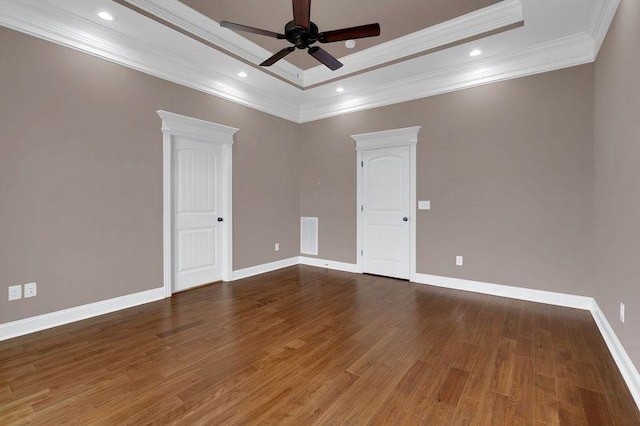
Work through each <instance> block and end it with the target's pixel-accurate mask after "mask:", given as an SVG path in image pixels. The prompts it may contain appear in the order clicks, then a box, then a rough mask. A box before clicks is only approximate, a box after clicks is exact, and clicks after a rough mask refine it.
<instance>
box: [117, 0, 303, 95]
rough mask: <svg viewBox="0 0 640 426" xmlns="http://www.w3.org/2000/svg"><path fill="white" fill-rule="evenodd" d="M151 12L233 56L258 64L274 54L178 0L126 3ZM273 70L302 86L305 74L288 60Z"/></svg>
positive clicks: (150, 0)
mask: <svg viewBox="0 0 640 426" xmlns="http://www.w3.org/2000/svg"><path fill="white" fill-rule="evenodd" d="M125 1H126V2H127V3H129V4H131V5H133V6H136V7H138V8H140V9H142V10H144V11H145V12H147V13H150V14H152V15H155V16H156V17H158V18H160V19H162V20H163V21H166V22H169V23H170V24H172V25H175V26H177V27H179V28H182V29H183V30H185V31H187V32H189V33H191V34H193V35H195V36H197V37H199V38H201V39H203V40H206V41H207V42H209V43H211V44H214V45H216V46H218V47H220V48H222V49H225V50H227V51H229V52H233V54H235V55H237V56H239V57H241V58H243V59H245V60H247V61H249V62H250V63H252V64H255V65H258V64H260V63H261V62H262V61H264V60H265V58H268V57H270V56H271V55H273V52H270V51H268V50H267V49H265V48H263V47H261V46H259V45H258V44H256V43H254V42H252V41H251V40H249V39H247V38H245V37H242V36H241V35H239V34H237V33H235V32H234V31H231V30H229V29H227V28H222V27H221V26H220V24H219V23H218V22H216V21H214V20H213V19H211V18H209V17H207V16H205V15H203V14H201V13H200V12H198V11H196V10H194V9H192V8H190V7H189V6H187V5H185V4H184V3H182V2H180V1H178V0H125ZM269 68H270V71H271V72H273V73H274V74H276V75H278V76H280V77H282V78H284V79H286V80H288V81H290V82H292V83H294V84H296V85H298V86H302V72H301V70H299V69H298V68H297V67H296V66H294V65H292V64H291V63H289V62H287V61H278V62H277V63H276V64H274V65H272V66H271V67H269Z"/></svg>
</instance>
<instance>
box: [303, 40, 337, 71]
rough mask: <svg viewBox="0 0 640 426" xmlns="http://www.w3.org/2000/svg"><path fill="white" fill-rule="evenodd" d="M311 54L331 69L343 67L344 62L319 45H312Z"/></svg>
mask: <svg viewBox="0 0 640 426" xmlns="http://www.w3.org/2000/svg"><path fill="white" fill-rule="evenodd" d="M309 55H311V56H313V57H314V58H316V59H317V60H318V61H320V62H322V63H323V64H325V65H326V66H327V68H329V69H331V71H335V70H337V69H338V68H340V67H342V62H340V61H339V60H337V59H336V58H334V57H333V56H332V55H331V54H330V53H329V52H327V51H326V50H324V49H323V48H321V47H318V46H313V47H310V48H309Z"/></svg>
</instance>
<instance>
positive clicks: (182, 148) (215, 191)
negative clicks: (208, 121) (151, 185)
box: [172, 137, 224, 291]
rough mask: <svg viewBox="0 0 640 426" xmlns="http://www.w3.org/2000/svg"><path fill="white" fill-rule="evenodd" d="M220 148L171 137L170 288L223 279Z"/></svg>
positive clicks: (188, 286) (177, 288)
mask: <svg viewBox="0 0 640 426" xmlns="http://www.w3.org/2000/svg"><path fill="white" fill-rule="evenodd" d="M220 151H221V149H220V147H219V146H217V145H214V144H210V143H203V142H196V141H192V140H189V139H184V138H180V137H176V138H174V141H173V154H172V155H173V170H172V171H173V182H172V186H173V203H172V204H173V242H174V244H173V288H172V290H173V291H182V290H187V289H189V288H192V287H197V286H199V285H203V284H207V283H211V282H214V281H220V280H221V279H222V261H221V260H222V259H221V257H222V251H223V248H222V227H223V226H224V215H223V212H222V210H221V209H222V205H221V201H222V200H221V198H222V197H221V195H222V187H221V183H222V173H221V172H222V170H221V167H220V165H221V164H220V163H221V161H220V160H221V152H220ZM219 220H222V222H219Z"/></svg>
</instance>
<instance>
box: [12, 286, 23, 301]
mask: <svg viewBox="0 0 640 426" xmlns="http://www.w3.org/2000/svg"><path fill="white" fill-rule="evenodd" d="M18 299H22V286H21V285H12V286H10V287H9V301H12V300H18Z"/></svg>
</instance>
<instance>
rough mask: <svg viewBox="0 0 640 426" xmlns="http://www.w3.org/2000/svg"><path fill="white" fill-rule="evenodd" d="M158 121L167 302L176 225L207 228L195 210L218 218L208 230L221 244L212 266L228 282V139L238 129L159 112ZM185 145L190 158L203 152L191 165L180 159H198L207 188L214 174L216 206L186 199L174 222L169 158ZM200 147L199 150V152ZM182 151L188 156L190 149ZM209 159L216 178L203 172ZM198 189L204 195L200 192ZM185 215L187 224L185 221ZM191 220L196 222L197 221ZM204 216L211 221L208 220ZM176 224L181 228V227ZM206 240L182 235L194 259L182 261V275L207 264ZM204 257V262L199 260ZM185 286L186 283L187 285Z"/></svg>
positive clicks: (230, 262)
mask: <svg viewBox="0 0 640 426" xmlns="http://www.w3.org/2000/svg"><path fill="white" fill-rule="evenodd" d="M158 115H159V116H160V117H161V118H162V133H163V269H164V270H163V285H164V289H165V296H166V297H170V296H171V294H172V292H173V290H174V288H176V286H175V282H176V280H175V279H176V271H177V270H178V268H176V266H179V259H174V258H176V256H175V255H174V245H175V244H177V243H178V242H179V239H178V238H176V235H175V234H176V233H177V232H176V230H177V229H178V228H177V227H176V223H178V226H180V227H184V228H186V227H189V226H191V225H197V224H198V223H199V224H200V225H202V224H205V225H206V224H207V222H206V220H205V219H204V216H207V215H206V214H201V213H202V212H200V213H198V211H199V210H200V211H209V212H211V211H212V210H215V214H217V216H215V218H216V220H217V218H218V217H221V218H223V220H224V221H223V222H220V223H217V224H216V226H215V228H213V229H216V230H217V231H215V232H217V233H218V234H219V235H220V237H219V239H220V242H219V243H218V244H219V247H220V248H219V250H220V251H217V252H216V257H217V259H216V263H217V264H218V265H219V272H218V274H221V277H222V280H224V281H231V279H232V267H233V239H232V235H233V216H232V202H231V201H232V198H231V197H232V192H231V190H232V145H233V136H234V135H235V133H236V132H237V131H238V129H235V128H232V127H228V126H223V125H221V124H216V123H211V122H208V121H204V120H198V119H195V118H191V117H186V116H183V115H178V114H174V113H170V112H166V111H158ZM185 143H187V144H192V145H184V146H186V147H191V151H193V152H194V153H196V152H204V153H206V152H208V154H206V155H205V154H198V155H195V154H194V156H192V158H191V159H189V158H187V157H188V155H187V156H185V157H183V161H194V160H195V158H194V157H198V161H201V162H200V163H199V164H200V165H199V166H197V169H198V170H200V172H199V173H200V175H201V177H202V176H205V177H206V176H209V182H211V177H212V175H211V173H213V176H216V177H217V179H218V183H217V184H216V187H217V188H218V190H219V191H218V192H217V196H216V197H217V198H216V199H215V201H214V200H213V199H210V200H209V201H207V200H205V198H204V197H200V198H201V200H200V201H198V202H199V203H201V204H193V203H194V201H193V200H192V199H190V200H191V201H187V199H186V198H185V200H183V201H184V203H185V204H183V206H182V210H183V213H185V215H184V216H183V217H182V218H180V220H178V218H177V217H174V216H175V212H176V211H177V208H180V206H179V204H177V201H178V200H176V199H174V195H175V192H176V191H174V181H175V180H176V179H175V178H174V174H175V171H176V168H177V167H178V166H177V165H176V164H175V163H176V161H177V155H174V154H176V151H178V150H177V149H176V146H178V145H183V144H185ZM203 144H204V145H203ZM203 147H204V150H202V148H203ZM207 147H210V149H206V148H207ZM186 151H189V149H187V150H186ZM212 157H216V158H217V164H216V167H215V172H214V171H213V169H214V168H211V167H209V166H207V167H205V165H204V160H205V158H209V159H212ZM205 169H206V170H205ZM185 178H186V176H185ZM205 180H206V179H205ZM192 189H193V188H192ZM201 189H202V190H204V187H202V188H201ZM185 197H186V192H185ZM190 203H191V204H190ZM206 203H210V204H206ZM211 203H215V208H213V207H212V204H211ZM174 206H177V208H176V209H174ZM190 215H191V218H189V217H188V216H190ZM194 215H195V216H194ZM196 216H201V217H199V218H198V219H196V218H195V217H196ZM209 216H210V217H213V215H209ZM198 220H205V222H198ZM174 222H175V223H174ZM179 222H182V225H181V224H180V223H179ZM205 228H206V226H205ZM211 228H212V227H211ZM211 232H212V231H211V229H210V230H209V234H210V233H211ZM206 236H207V233H206V232H204V233H203V234H197V233H192V234H191V235H188V234H187V233H185V234H184V237H185V238H184V239H183V244H184V245H186V246H187V247H190V248H191V250H192V251H193V253H192V254H194V256H193V257H192V258H191V259H190V260H189V259H186V258H185V259H183V266H185V268H186V270H191V272H194V271H195V270H196V269H198V268H197V267H195V266H194V265H195V264H198V262H200V266H202V265H204V264H207V263H211V256H212V252H211V250H213V248H212V246H206V244H207V243H206V241H205V240H206V238H205V237H206ZM209 236H210V235H209ZM209 241H211V240H209ZM198 256H200V257H198ZM207 256H208V259H204V258H206V257H207ZM203 257H204V258H203ZM207 260H208V262H207ZM203 269H206V268H203ZM209 272H211V271H209ZM190 275H191V277H190V279H195V275H197V274H190ZM185 282H188V280H187V281H185ZM206 282H207V281H204V282H203V283H206Z"/></svg>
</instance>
